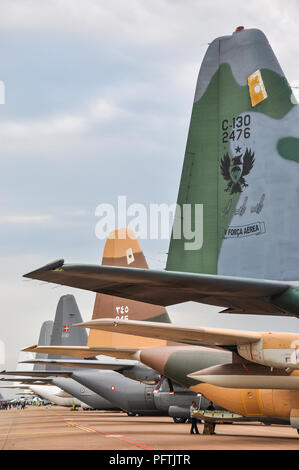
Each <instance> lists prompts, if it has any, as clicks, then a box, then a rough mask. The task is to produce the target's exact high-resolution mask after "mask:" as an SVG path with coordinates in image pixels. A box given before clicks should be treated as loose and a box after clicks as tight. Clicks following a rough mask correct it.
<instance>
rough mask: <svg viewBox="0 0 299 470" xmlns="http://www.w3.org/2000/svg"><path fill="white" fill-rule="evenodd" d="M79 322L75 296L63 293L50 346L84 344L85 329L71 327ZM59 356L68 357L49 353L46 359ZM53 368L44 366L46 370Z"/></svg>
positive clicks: (53, 368) (79, 317)
mask: <svg viewBox="0 0 299 470" xmlns="http://www.w3.org/2000/svg"><path fill="white" fill-rule="evenodd" d="M79 322H82V316H81V313H80V311H79V308H78V305H77V302H76V300H75V297H74V296H73V295H63V296H62V297H60V299H59V302H58V305H57V309H56V314H55V320H54V324H53V331H52V336H51V343H50V344H51V346H86V344H87V332H86V329H85V328H76V327H73V324H75V323H79ZM80 330H82V331H80ZM59 358H60V359H69V357H67V356H65V357H63V356H61V357H58V356H56V355H51V354H49V356H48V359H59ZM55 369H56V368H55V366H49V365H48V366H46V370H55Z"/></svg>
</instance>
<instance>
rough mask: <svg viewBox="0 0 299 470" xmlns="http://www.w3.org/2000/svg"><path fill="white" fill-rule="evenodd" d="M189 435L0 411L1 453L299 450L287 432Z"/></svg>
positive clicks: (80, 417) (152, 422) (173, 429)
mask: <svg viewBox="0 0 299 470" xmlns="http://www.w3.org/2000/svg"><path fill="white" fill-rule="evenodd" d="M198 429H199V431H200V433H201V434H199V435H196V434H195V435H190V424H187V423H186V424H175V423H174V422H173V421H172V419H171V418H169V417H142V416H140V417H138V416H136V417H128V416H127V414H125V413H112V412H102V411H81V410H79V411H71V410H70V409H69V408H64V407H58V406H53V407H52V408H46V407H35V406H29V407H28V408H26V409H25V410H18V409H12V410H1V411H0V449H1V450H18V449H22V450H37V449H39V450H74V449H76V450H104V449H105V450H119V451H122V450H126V451H127V450H130V451H137V450H139V451H142V450H151V451H154V450H157V451H158V450H295V449H296V450H298V449H299V435H298V434H297V431H296V429H293V428H291V427H289V426H277V425H272V426H265V425H263V424H259V423H234V424H217V426H216V435H212V436H207V435H202V431H203V425H202V424H198Z"/></svg>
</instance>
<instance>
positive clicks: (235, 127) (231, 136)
mask: <svg viewBox="0 0 299 470" xmlns="http://www.w3.org/2000/svg"><path fill="white" fill-rule="evenodd" d="M250 123H251V117H250V114H245V116H237V117H236V118H235V117H234V118H233V119H232V121H231V122H229V120H228V119H223V121H222V125H221V127H222V142H223V143H224V144H227V143H228V142H229V140H233V141H235V140H239V139H240V138H241V137H242V135H243V137H244V138H245V139H249V137H250Z"/></svg>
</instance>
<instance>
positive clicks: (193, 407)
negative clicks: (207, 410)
mask: <svg viewBox="0 0 299 470" xmlns="http://www.w3.org/2000/svg"><path fill="white" fill-rule="evenodd" d="M197 409H198V408H197V406H196V402H195V401H193V402H192V405H191V406H190V421H191V429H190V434H194V432H193V431H194V430H195V433H196V434H199V432H198V428H197V424H196V418H195V416H194V412H195V411H196V410H197Z"/></svg>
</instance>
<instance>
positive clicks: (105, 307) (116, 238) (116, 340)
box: [78, 228, 170, 348]
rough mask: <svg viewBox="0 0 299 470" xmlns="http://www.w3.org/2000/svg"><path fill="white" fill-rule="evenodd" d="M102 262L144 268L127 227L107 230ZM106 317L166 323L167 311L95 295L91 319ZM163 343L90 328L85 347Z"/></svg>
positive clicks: (146, 267)
mask: <svg viewBox="0 0 299 470" xmlns="http://www.w3.org/2000/svg"><path fill="white" fill-rule="evenodd" d="M102 264H103V265H109V266H125V267H132V268H143V269H148V265H147V262H146V259H145V257H144V255H143V252H142V250H141V247H140V245H139V242H138V240H137V237H136V235H135V233H134V232H133V230H131V229H127V228H124V229H118V230H114V231H113V232H111V234H110V235H109V237H108V239H107V241H106V245H105V248H104V253H103V259H102ZM107 317H109V318H119V319H124V320H125V319H130V320H144V321H160V322H164V323H170V319H169V316H168V313H167V311H166V309H165V308H164V307H160V306H157V305H151V304H145V303H143V302H137V301H133V300H128V299H125V298H121V297H114V296H111V295H105V294H96V298H95V304H94V310H93V315H92V319H93V320H96V319H99V318H107ZM78 329H80V328H78ZM163 344H165V342H164V341H161V340H156V339H150V338H142V337H134V338H132V336H131V337H130V336H129V335H125V334H118V333H117V334H116V333H110V332H107V331H97V330H90V333H89V338H88V346H102V347H118V348H124V347H130V348H139V347H154V346H161V345H163Z"/></svg>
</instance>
